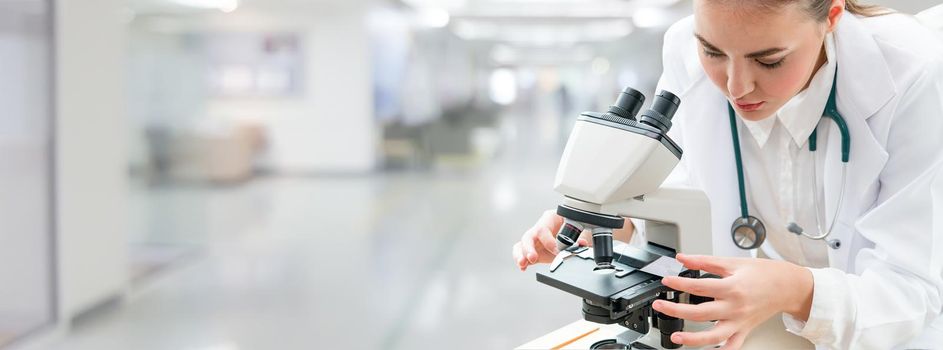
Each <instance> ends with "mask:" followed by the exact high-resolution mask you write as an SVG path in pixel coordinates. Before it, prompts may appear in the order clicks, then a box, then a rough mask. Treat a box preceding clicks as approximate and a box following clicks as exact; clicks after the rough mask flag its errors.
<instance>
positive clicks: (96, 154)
mask: <svg viewBox="0 0 943 350" xmlns="http://www.w3.org/2000/svg"><path fill="white" fill-rule="evenodd" d="M122 5H123V1H122V0H85V1H70V0H59V1H56V2H55V9H56V12H55V24H56V45H55V53H56V58H55V61H56V63H55V65H56V75H55V77H56V78H55V79H56V82H55V84H56V108H55V109H56V111H55V114H56V118H55V123H56V126H55V128H56V152H57V155H56V158H57V159H56V173H57V174H56V176H57V179H56V190H57V192H56V193H57V195H56V201H57V205H56V209H57V220H56V221H57V222H56V231H57V250H58V275H59V276H58V277H59V278H58V280H59V283H58V296H59V298H58V299H59V315H60V318H61V320H64V321H68V320H70V319H71V317H73V316H75V315H76V313H79V312H82V311H84V310H86V309H87V308H89V307H92V306H94V305H96V304H98V303H100V302H102V301H105V300H108V299H109V298H111V297H114V296H118V295H119V294H120V293H122V292H123V290H124V287H125V283H126V281H127V269H128V263H127V229H128V227H127V220H128V212H127V203H126V202H127V196H128V195H127V187H128V185H127V181H128V180H127V156H126V154H125V152H126V142H125V135H126V134H127V126H126V119H127V118H126V111H125V95H124V91H125V86H124V81H125V80H124V69H125V68H124V57H125V54H124V34H125V31H124V29H123V28H122V25H123V24H122V23H121V18H120V15H121V12H120V11H119V10H120V9H121V8H122Z"/></svg>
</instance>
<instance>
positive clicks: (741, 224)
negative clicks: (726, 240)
mask: <svg viewBox="0 0 943 350" xmlns="http://www.w3.org/2000/svg"><path fill="white" fill-rule="evenodd" d="M730 234H731V235H733V243H734V244H736V245H737V247H740V249H747V250H749V249H756V248H758V247H759V246H760V245H761V244H763V241H765V240H766V226H763V222H762V221H760V219H757V218H755V217H753V216H747V217H739V218H737V220H734V222H733V226H731V227H730Z"/></svg>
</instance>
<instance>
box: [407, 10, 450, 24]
mask: <svg viewBox="0 0 943 350" xmlns="http://www.w3.org/2000/svg"><path fill="white" fill-rule="evenodd" d="M450 19H451V17H450V16H449V12H448V11H446V10H443V9H438V8H423V9H420V10H419V11H418V12H417V13H416V22H417V23H418V24H419V25H420V26H423V27H428V28H445V26H448V25H449V20H450Z"/></svg>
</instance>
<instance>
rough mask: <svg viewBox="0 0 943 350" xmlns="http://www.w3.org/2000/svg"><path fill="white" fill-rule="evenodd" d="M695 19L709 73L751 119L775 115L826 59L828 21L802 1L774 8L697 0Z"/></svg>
mask: <svg viewBox="0 0 943 350" xmlns="http://www.w3.org/2000/svg"><path fill="white" fill-rule="evenodd" d="M694 19H695V29H694V35H695V36H696V37H697V40H698V42H699V44H698V48H699V50H698V51H700V53H699V54H698V56H699V57H700V60H701V65H702V66H703V67H704V71H705V72H707V75H708V76H709V77H710V79H711V81H713V82H714V85H716V86H717V87H718V88H719V89H720V91H723V92H724V94H725V95H726V96H727V99H728V100H730V103H731V104H732V105H733V106H734V108H735V109H736V110H737V112H738V114H739V115H740V116H741V117H743V118H744V119H747V120H753V121H756V120H761V119H765V118H767V117H769V116H771V115H773V114H774V113H775V112H776V111H777V110H779V108H780V107H782V106H783V105H784V104H786V102H788V101H789V99H791V98H792V97H793V96H795V95H796V94H798V93H799V92H800V91H802V90H803V89H805V87H806V86H807V85H808V82H809V80H810V78H811V77H812V75H813V74H814V73H815V71H816V70H817V69H818V68H819V67H820V66H821V64H822V63H824V61H825V53H824V50H823V42H824V39H825V34H826V32H827V31H828V27H829V25H828V22H827V21H825V22H820V21H816V20H815V19H813V18H812V17H810V16H809V15H808V14H807V13H806V12H804V11H803V9H802V8H801V7H800V5H799V4H797V2H796V3H792V4H787V5H783V6H782V7H781V8H779V9H776V10H770V9H763V8H759V7H756V6H755V5H749V3H748V1H717V0H695V1H694Z"/></svg>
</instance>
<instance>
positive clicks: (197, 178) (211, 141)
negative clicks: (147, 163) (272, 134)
mask: <svg viewBox="0 0 943 350" xmlns="http://www.w3.org/2000/svg"><path fill="white" fill-rule="evenodd" d="M148 140H149V144H150V146H151V147H150V148H151V150H152V159H153V162H154V168H155V170H156V171H157V176H158V177H159V178H162V179H166V180H171V181H186V182H218V183H232V182H239V181H244V180H247V179H249V178H251V177H252V175H253V174H254V173H255V161H256V158H257V156H258V155H259V154H260V153H261V151H262V150H263V149H264V148H265V145H266V137H265V129H264V127H262V126H260V125H256V124H246V123H243V124H236V125H233V126H231V127H219V128H213V129H203V130H197V129H188V130H167V129H161V128H157V129H151V130H149V131H148Z"/></svg>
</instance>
